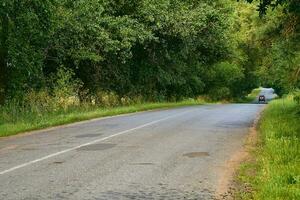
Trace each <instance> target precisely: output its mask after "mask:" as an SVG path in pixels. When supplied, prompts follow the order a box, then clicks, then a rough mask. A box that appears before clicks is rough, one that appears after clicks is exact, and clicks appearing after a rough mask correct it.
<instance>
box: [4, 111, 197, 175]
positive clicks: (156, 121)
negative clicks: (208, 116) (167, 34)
mask: <svg viewBox="0 0 300 200" xmlns="http://www.w3.org/2000/svg"><path fill="white" fill-rule="evenodd" d="M191 111H192V110H189V111H185V112H182V113H179V114H177V115H172V116H169V117H165V118H162V119H159V120H155V121H152V122H149V123H147V124H144V125H141V126H137V127H135V128H132V129H128V130H125V131H121V132H118V133H116V134H114V135H110V136H107V137H104V138H100V139H96V140H93V141H91V142H88V143H85V144H81V145H79V146H76V147H73V148H70V149H66V150H63V151H59V152H57V153H53V154H50V155H48V156H45V157H42V158H39V159H36V160H32V161H29V162H26V163H24V164H21V165H18V166H15V167H12V168H10V169H7V170H4V171H1V172H0V175H4V174H7V173H9V172H12V171H15V170H17V169H20V168H23V167H27V166H29V165H32V164H34V163H37V162H41V161H44V160H47V159H49V158H53V157H55V156H59V155H61V154H65V153H68V152H70V151H74V150H77V149H79V148H82V147H85V146H89V145H92V144H95V143H98V142H102V141H105V140H108V139H110V138H113V137H116V136H120V135H123V134H126V133H129V132H132V131H135V130H138V129H142V128H145V127H147V126H151V125H154V124H157V123H159V122H162V121H165V120H168V119H171V118H175V117H178V116H180V115H184V114H186V113H188V112H191Z"/></svg>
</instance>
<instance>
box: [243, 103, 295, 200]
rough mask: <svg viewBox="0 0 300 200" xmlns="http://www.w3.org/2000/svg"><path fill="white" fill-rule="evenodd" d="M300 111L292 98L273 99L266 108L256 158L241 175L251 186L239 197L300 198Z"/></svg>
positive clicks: (245, 166)
mask: <svg viewBox="0 0 300 200" xmlns="http://www.w3.org/2000/svg"><path fill="white" fill-rule="evenodd" d="M299 111H300V108H299V105H297V104H296V103H295V102H294V101H293V100H291V99H280V100H275V101H272V102H271V103H270V105H269V106H268V108H267V109H266V110H265V111H264V113H263V115H262V118H261V120H260V124H259V140H260V141H259V144H258V146H257V147H256V150H255V152H254V155H253V156H255V157H254V158H255V160H256V161H254V162H253V160H252V162H247V163H244V164H243V165H242V167H241V170H240V175H239V177H238V178H239V181H240V182H241V183H242V184H244V185H246V186H247V185H248V186H250V188H251V189H250V190H249V187H248V189H247V188H246V189H245V188H243V191H240V192H239V193H238V199H259V200H277V199H278V200H279V199H282V200H289V199H291V200H294V199H295V200H296V199H300V112H299ZM245 183H246V184H245Z"/></svg>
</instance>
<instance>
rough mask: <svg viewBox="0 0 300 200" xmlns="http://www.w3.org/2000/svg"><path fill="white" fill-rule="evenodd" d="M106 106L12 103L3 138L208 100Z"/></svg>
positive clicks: (2, 116) (0, 113)
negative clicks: (99, 118)
mask: <svg viewBox="0 0 300 200" xmlns="http://www.w3.org/2000/svg"><path fill="white" fill-rule="evenodd" d="M108 97H109V96H108ZM110 98H111V96H110ZM107 103H108V104H106V106H103V105H102V106H97V105H93V104H85V105H82V104H81V105H80V106H78V105H69V106H68V107H58V106H57V105H46V104H44V103H41V104H38V103H34V105H31V106H30V107H29V106H20V105H13V104H11V105H10V107H9V106H7V107H2V108H1V109H0V137H3V136H10V135H15V134H18V133H22V132H26V131H32V130H37V129H42V128H48V127H53V126H58V125H64V124H69V123H72V122H78V121H83V120H89V119H93V118H98V117H107V116H114V115H120V114H127V113H134V112H139V111H147V110H153V109H166V108H176V107H181V106H193V105H201V104H204V103H206V101H205V100H204V99H200V98H199V99H188V100H184V101H180V102H161V103H159V102H157V103H149V102H135V103H132V104H130V105H129V104H128V103H127V102H126V103H125V102H123V103H122V102H116V101H115V102H114V103H115V104H114V105H112V104H111V99H108V100H107ZM52 106H54V107H52Z"/></svg>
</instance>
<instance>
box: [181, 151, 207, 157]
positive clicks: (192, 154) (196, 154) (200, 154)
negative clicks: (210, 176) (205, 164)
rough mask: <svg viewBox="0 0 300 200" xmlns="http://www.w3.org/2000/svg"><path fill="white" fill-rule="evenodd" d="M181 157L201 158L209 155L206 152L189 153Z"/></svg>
mask: <svg viewBox="0 0 300 200" xmlns="http://www.w3.org/2000/svg"><path fill="white" fill-rule="evenodd" d="M183 156H184V157H188V158H201V157H207V156H209V153H208V152H191V153H186V154H183Z"/></svg>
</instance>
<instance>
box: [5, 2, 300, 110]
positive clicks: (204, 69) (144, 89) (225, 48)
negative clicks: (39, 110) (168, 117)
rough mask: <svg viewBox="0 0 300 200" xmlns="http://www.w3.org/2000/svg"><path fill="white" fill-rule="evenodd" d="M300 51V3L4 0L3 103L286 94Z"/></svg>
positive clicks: (295, 78) (295, 80) (295, 82)
mask: <svg viewBox="0 0 300 200" xmlns="http://www.w3.org/2000/svg"><path fill="white" fill-rule="evenodd" d="M249 2H250V3H251V2H252V1H250V0H249ZM257 6H258V8H259V9H258V10H259V12H257V11H256V10H257ZM297 44H298V45H297ZM299 46H300V45H299V1H298V0H285V1H284V0H273V1H270V0H263V1H260V3H259V4H257V2H256V1H254V2H252V4H249V3H246V2H245V1H239V2H237V1H235V0H232V1H226V0H215V1H210V0H201V1H198V0H197V1H196V0H126V1H125V0H89V1H81V0H75V1H74V0H43V1H40V0H21V1H20V0H2V3H1V4H0V103H1V104H5V103H9V102H11V101H14V102H15V101H18V102H19V101H20V102H24V101H26V100H28V98H29V99H31V100H32V99H33V100H38V99H40V98H41V99H42V100H43V101H44V100H45V99H48V98H49V99H51V101H54V100H55V99H58V100H59V101H61V100H62V99H68V102H69V99H70V98H73V99H74V98H75V99H78V101H79V102H94V103H99V104H101V102H102V101H103V97H104V96H109V97H110V96H113V97H114V98H113V99H115V101H133V100H134V99H140V100H141V99H142V100H143V101H174V100H181V99H184V98H194V97H198V96H200V95H205V96H208V97H209V98H211V99H216V100H218V99H230V98H234V97H241V96H243V95H245V94H247V93H248V92H249V91H251V90H252V89H253V88H255V87H257V86H259V85H262V86H270V87H275V88H276V89H277V90H278V92H280V93H284V92H287V91H291V90H295V89H297V87H298V86H299V74H300V66H299V62H300V51H299ZM45 96H46V97H45ZM124 99H125V100H124Z"/></svg>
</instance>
